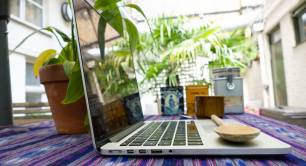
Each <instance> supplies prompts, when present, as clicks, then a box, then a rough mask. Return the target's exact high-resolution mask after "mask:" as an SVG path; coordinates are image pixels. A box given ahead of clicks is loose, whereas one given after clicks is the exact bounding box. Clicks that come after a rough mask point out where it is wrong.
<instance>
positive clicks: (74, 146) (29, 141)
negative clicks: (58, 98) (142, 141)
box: [0, 114, 306, 166]
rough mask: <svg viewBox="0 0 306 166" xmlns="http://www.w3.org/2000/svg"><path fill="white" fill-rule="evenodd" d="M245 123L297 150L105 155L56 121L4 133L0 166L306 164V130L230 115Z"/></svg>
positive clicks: (84, 136) (86, 138)
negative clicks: (250, 153) (64, 130)
mask: <svg viewBox="0 0 306 166" xmlns="http://www.w3.org/2000/svg"><path fill="white" fill-rule="evenodd" d="M145 118H146V120H155V119H178V118H179V117H176V116H147V117H145ZM227 118H232V119H236V120H238V121H240V122H242V123H245V124H248V125H251V126H255V127H257V128H260V129H261V130H262V131H263V132H265V133H268V134H270V135H272V136H273V137H276V138H278V139H280V140H282V141H284V142H287V143H288V144H290V145H292V147H293V151H292V153H290V154H288V155H281V156H248V157H247V156H231V157H224V156H223V157H220V156H219V157H218V156H191V157H190V156H184V157H176V156H167V157H152V156H149V157H133V156H131V157H124V156H111V157H108V156H102V155H100V154H98V153H97V152H95V151H94V149H93V147H92V144H91V139H90V136H89V135H88V134H82V135H59V134H57V133H56V131H55V128H54V124H53V122H52V121H45V122H41V123H33V124H29V125H24V126H18V127H12V128H7V129H3V130H0V166H12V165H13V166H15V165H22V166H27V165H30V166H42V165H103V166H110V165H135V166H138V165H140V166H145V165H157V166H159V165H166V166H167V165H169V166H170V165H178V166H180V165H196V166H198V165H203V166H206V165H207V166H214V165H227V166H231V165H239V166H252V165H254V166H261V165H289V166H292V165H297V166H301V165H305V166H306V130H305V129H303V128H300V127H297V126H294V125H289V124H287V123H282V122H279V121H276V120H272V119H269V118H265V117H260V116H256V115H251V114H243V115H228V116H227Z"/></svg>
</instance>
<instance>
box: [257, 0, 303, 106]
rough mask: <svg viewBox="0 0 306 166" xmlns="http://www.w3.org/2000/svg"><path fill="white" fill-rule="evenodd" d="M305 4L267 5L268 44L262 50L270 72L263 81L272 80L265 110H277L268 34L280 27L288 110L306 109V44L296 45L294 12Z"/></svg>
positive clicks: (294, 0)
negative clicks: (271, 108) (275, 108)
mask: <svg viewBox="0 0 306 166" xmlns="http://www.w3.org/2000/svg"><path fill="white" fill-rule="evenodd" d="M302 2H303V1H302V0H280V1H271V0H269V1H266V3H267V6H266V7H265V14H264V15H265V27H264V31H263V35H264V37H263V38H264V42H263V44H262V45H260V46H261V49H263V50H264V51H263V52H264V57H263V58H262V60H264V63H265V68H266V69H265V71H266V72H268V74H267V75H265V76H264V77H263V78H262V79H264V80H268V81H267V82H268V85H269V91H268V96H269V97H268V98H267V99H266V100H265V106H269V107H274V106H275V105H274V103H275V101H274V95H273V94H274V93H273V84H272V74H271V62H270V61H271V55H270V47H269V40H268V39H269V38H268V34H269V33H270V32H271V30H272V29H273V28H274V27H276V26H277V25H279V26H280V31H281V37H282V50H283V57H284V68H285V77H286V86H287V96H288V106H292V107H306V102H305V99H306V77H304V75H305V73H306V68H305V64H306V43H305V42H304V43H301V44H296V40H295V32H294V25H293V20H292V14H291V13H292V12H293V11H294V10H295V9H296V8H298V7H299V5H300V4H301V3H302Z"/></svg>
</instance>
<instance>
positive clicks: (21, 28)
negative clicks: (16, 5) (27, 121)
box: [8, 0, 70, 103]
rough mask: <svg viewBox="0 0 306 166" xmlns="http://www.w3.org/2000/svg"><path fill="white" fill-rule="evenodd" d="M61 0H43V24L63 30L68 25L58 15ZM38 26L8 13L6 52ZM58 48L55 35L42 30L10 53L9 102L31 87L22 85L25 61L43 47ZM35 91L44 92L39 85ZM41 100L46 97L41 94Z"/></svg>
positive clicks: (67, 29)
mask: <svg viewBox="0 0 306 166" xmlns="http://www.w3.org/2000/svg"><path fill="white" fill-rule="evenodd" d="M62 2H65V0H52V1H51V0H45V1H44V3H45V4H44V27H45V26H48V25H52V26H55V27H57V28H58V29H61V30H62V31H64V32H66V33H67V32H69V31H70V24H69V23H67V22H65V21H64V19H63V18H62V16H61V4H62ZM38 29H40V27H37V26H35V25H33V24H31V23H28V22H26V21H24V20H21V19H20V18H18V17H15V16H11V20H10V22H9V24H8V42H9V49H10V51H11V50H12V49H13V48H15V46H16V45H17V44H18V43H19V42H20V41H21V40H22V39H23V38H24V37H26V36H27V35H28V34H30V33H32V32H34V31H36V30H38ZM50 48H53V49H57V50H59V49H60V46H59V45H58V43H57V41H56V40H55V38H54V37H53V36H52V35H51V34H49V33H46V32H40V33H37V34H36V35H34V36H33V37H31V38H30V39H29V40H27V42H25V43H24V44H23V45H22V46H21V47H20V48H19V49H17V52H16V53H13V54H11V55H10V57H9V60H10V73H11V88H12V101H13V103H16V102H25V94H26V91H31V89H32V90H33V88H32V87H26V85H25V77H26V74H25V73H26V67H25V65H26V62H31V63H32V62H34V60H35V57H37V56H38V54H39V53H40V52H41V51H43V50H45V49H50ZM34 90H35V91H37V90H39V91H44V90H43V86H41V87H37V88H36V89H34ZM42 100H43V101H47V100H46V97H45V96H44V95H43V96H42Z"/></svg>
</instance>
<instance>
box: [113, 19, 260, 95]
mask: <svg viewBox="0 0 306 166" xmlns="http://www.w3.org/2000/svg"><path fill="white" fill-rule="evenodd" d="M150 23H151V24H152V29H151V32H150V33H143V34H140V42H139V44H138V45H137V46H136V47H135V50H136V51H135V52H137V54H139V55H141V56H136V57H137V61H136V62H137V66H138V69H139V71H138V72H140V74H141V75H143V77H144V78H143V80H142V81H141V84H142V86H147V87H148V88H145V90H144V91H145V92H147V89H154V88H155V87H157V86H158V84H159V83H160V82H159V80H158V79H160V78H161V76H162V75H165V77H164V80H162V82H164V83H165V82H168V84H169V85H170V86H176V85H178V79H177V76H178V75H179V71H180V69H181V66H182V64H183V63H186V62H190V61H193V60H195V58H196V57H204V58H207V59H208V68H222V67H240V68H242V69H244V68H245V67H246V65H247V64H248V63H249V62H250V60H252V59H253V58H254V57H256V55H257V51H256V50H257V49H256V45H255V44H254V43H253V42H252V40H251V39H250V38H247V37H245V35H244V29H237V30H235V31H232V32H225V31H221V29H220V28H219V27H216V26H212V25H204V26H202V27H200V28H196V29H186V28H184V26H183V25H184V23H185V19H184V18H183V17H180V18H178V19H169V18H158V19H154V20H150ZM152 36H153V38H152ZM114 45H115V46H117V47H119V50H120V49H122V50H127V48H128V40H127V39H126V38H123V40H120V41H119V42H117V43H115V44H114ZM117 50H118V49H117ZM126 55H127V56H128V54H126ZM202 68H203V69H204V67H202ZM191 78H192V79H193V80H194V82H195V83H196V84H200V83H202V84H203V83H207V81H206V80H203V79H201V80H199V79H197V78H194V77H191Z"/></svg>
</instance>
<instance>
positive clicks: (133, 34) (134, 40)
mask: <svg viewBox="0 0 306 166" xmlns="http://www.w3.org/2000/svg"><path fill="white" fill-rule="evenodd" d="M124 21H125V25H126V30H127V32H128V34H129V43H130V48H131V51H132V52H133V51H134V50H135V48H136V45H137V44H138V42H139V34H138V30H137V28H136V26H135V25H134V24H133V23H132V22H131V21H130V20H129V19H127V18H125V19H124Z"/></svg>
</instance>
